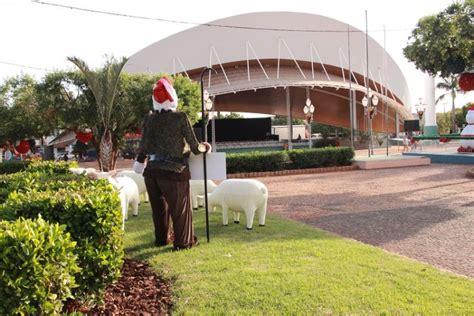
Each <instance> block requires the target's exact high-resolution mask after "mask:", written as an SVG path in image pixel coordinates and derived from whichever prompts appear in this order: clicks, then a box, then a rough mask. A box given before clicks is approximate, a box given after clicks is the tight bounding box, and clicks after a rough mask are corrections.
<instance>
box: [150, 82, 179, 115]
mask: <svg viewBox="0 0 474 316" xmlns="http://www.w3.org/2000/svg"><path fill="white" fill-rule="evenodd" d="M152 99H153V108H154V109H155V111H161V110H171V111H173V112H174V111H176V108H177V107H178V96H177V95H176V91H175V90H174V88H173V86H172V85H171V82H170V81H169V79H168V78H167V77H163V78H161V79H160V80H158V81H157V82H156V83H155V86H154V87H153V97H152Z"/></svg>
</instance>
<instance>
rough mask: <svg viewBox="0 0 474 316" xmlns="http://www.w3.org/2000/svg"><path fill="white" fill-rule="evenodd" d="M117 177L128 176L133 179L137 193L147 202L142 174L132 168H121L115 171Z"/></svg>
mask: <svg viewBox="0 0 474 316" xmlns="http://www.w3.org/2000/svg"><path fill="white" fill-rule="evenodd" d="M117 176H118V177H129V178H131V179H133V181H135V183H136V184H137V186H138V193H139V194H140V195H141V196H143V199H144V200H145V202H146V203H148V192H147V191H146V186H145V178H143V174H140V173H136V172H135V171H133V170H122V171H119V172H117Z"/></svg>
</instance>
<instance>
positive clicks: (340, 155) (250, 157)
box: [226, 147, 354, 174]
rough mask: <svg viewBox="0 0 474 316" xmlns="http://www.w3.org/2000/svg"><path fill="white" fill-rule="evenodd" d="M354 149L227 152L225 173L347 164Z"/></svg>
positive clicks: (330, 148)
mask: <svg viewBox="0 0 474 316" xmlns="http://www.w3.org/2000/svg"><path fill="white" fill-rule="evenodd" d="M353 158H354V151H353V150H352V148H349V147H325V148H315V149H294V150H289V151H275V152H248V153H238V154H228V155H227V157H226V161H227V173H229V174H231V173H241V172H261V171H277V170H285V169H304V168H318V167H330V166H347V165H350V164H351V163H352V159H353Z"/></svg>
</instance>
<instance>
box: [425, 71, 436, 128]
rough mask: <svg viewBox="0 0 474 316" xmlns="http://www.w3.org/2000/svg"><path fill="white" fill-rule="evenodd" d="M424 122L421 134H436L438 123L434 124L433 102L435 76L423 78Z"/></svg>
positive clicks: (434, 110) (434, 109)
mask: <svg viewBox="0 0 474 316" xmlns="http://www.w3.org/2000/svg"><path fill="white" fill-rule="evenodd" d="M425 103H426V110H425V115H424V119H425V124H424V127H423V134H424V135H427V136H430V135H438V124H436V104H435V78H434V77H427V78H425Z"/></svg>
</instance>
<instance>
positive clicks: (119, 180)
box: [107, 176, 140, 228]
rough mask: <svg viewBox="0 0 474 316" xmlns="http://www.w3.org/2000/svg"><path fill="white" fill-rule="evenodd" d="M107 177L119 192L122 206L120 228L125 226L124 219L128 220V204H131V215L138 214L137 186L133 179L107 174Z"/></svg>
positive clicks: (138, 197)
mask: <svg viewBox="0 0 474 316" xmlns="http://www.w3.org/2000/svg"><path fill="white" fill-rule="evenodd" d="M107 179H108V180H109V182H110V183H111V184H112V186H113V187H114V188H115V189H116V190H117V191H118V193H119V198H120V205H121V207H122V217H123V221H124V222H123V224H122V228H125V221H126V220H128V207H129V205H131V206H132V210H133V215H134V216H137V215H138V204H139V202H140V196H139V193H138V186H137V184H136V183H135V181H133V180H132V179H130V178H128V177H111V176H109V177H108V178H107Z"/></svg>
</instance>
